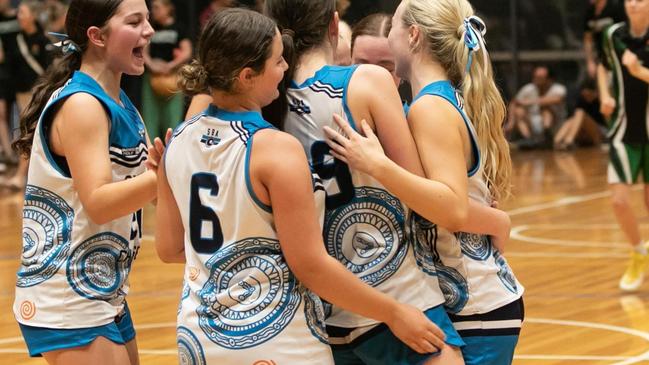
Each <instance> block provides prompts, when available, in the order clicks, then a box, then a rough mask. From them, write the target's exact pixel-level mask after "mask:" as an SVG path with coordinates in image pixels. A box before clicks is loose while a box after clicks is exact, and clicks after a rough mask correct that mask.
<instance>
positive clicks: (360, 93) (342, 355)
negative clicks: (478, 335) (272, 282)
mask: <svg viewBox="0 0 649 365" xmlns="http://www.w3.org/2000/svg"><path fill="white" fill-rule="evenodd" d="M266 13H267V14H268V15H270V16H271V17H273V18H274V19H275V20H276V21H277V23H278V25H279V27H280V29H282V35H283V40H284V46H285V52H284V55H285V58H286V59H287V61H288V63H289V71H288V72H287V74H286V77H285V83H284V86H285V92H284V93H283V95H282V97H280V99H278V101H279V103H278V104H282V103H283V105H276V107H277V109H276V111H277V114H276V115H275V116H273V117H271V118H272V120H275V121H280V124H282V125H283V128H284V129H285V130H286V131H287V132H288V133H290V134H292V135H294V136H295V137H297V138H298V140H300V142H301V143H302V146H303V148H304V150H305V151H306V152H307V155H308V157H309V160H310V161H309V162H310V164H311V168H312V170H313V171H314V172H316V173H317V175H318V177H319V178H320V179H322V180H323V184H324V186H325V189H326V192H327V198H326V216H325V222H324V232H323V234H324V239H325V245H326V248H327V251H328V253H329V255H331V256H332V257H334V258H336V259H337V260H339V261H340V262H341V263H343V264H344V265H345V266H346V267H347V268H348V269H349V270H350V271H352V272H353V273H354V274H355V275H356V276H357V277H358V278H360V279H362V280H363V281H364V282H366V283H367V284H369V285H371V286H373V287H375V288H376V289H378V290H380V291H382V292H383V293H385V294H388V295H390V296H391V297H393V298H395V299H396V300H398V301H400V302H403V303H409V304H411V305H414V306H415V307H417V308H418V309H419V310H421V311H423V312H424V313H425V314H426V315H427V316H428V317H429V318H430V319H431V320H432V321H434V322H435V323H436V324H437V325H438V326H439V327H440V328H442V329H443V330H444V331H445V333H446V343H445V344H444V346H443V347H442V348H440V351H436V352H435V353H428V354H423V355H422V354H418V353H416V352H414V351H412V350H410V349H408V347H407V346H406V345H405V344H403V343H402V342H400V341H398V339H396V338H395V337H394V336H392V335H391V334H390V332H389V331H388V330H387V329H386V328H385V326H380V325H379V323H378V322H377V321H376V320H373V319H370V318H367V317H366V316H365V317H364V316H362V315H358V314H355V313H351V312H349V311H347V310H344V309H343V308H340V307H338V306H336V305H334V306H333V307H332V308H331V309H329V310H327V312H330V313H329V316H328V319H327V332H328V333H329V340H330V344H331V345H332V349H333V352H334V358H335V360H336V364H352V363H353V364H358V363H363V364H413V363H423V362H426V363H429V364H461V363H462V359H461V356H460V352H459V350H458V348H459V347H460V346H462V345H463V342H462V341H461V340H460V339H459V337H458V335H457V333H456V332H455V330H454V329H453V327H452V325H451V323H450V321H449V318H448V315H447V314H446V312H445V310H444V308H443V306H442V305H441V304H443V302H444V298H443V295H442V292H441V291H440V289H439V286H438V285H437V283H432V281H430V280H426V274H425V273H423V272H422V271H421V270H419V268H418V267H417V263H416V261H415V257H414V255H412V252H410V248H409V246H410V245H409V244H408V239H407V238H406V232H405V222H406V217H407V213H406V210H405V208H404V206H403V205H402V204H401V202H400V201H399V200H398V199H397V198H396V197H394V196H392V195H391V194H390V193H389V192H388V191H387V189H385V188H384V187H383V185H381V184H380V183H379V182H378V181H376V180H375V179H373V178H372V177H370V176H368V175H367V174H364V173H362V172H360V171H358V170H354V169H351V170H350V169H348V168H347V166H346V165H345V164H343V163H341V162H340V161H338V160H334V159H333V158H332V156H331V154H330V153H329V147H328V146H327V144H326V142H325V141H324V139H325V136H324V132H323V129H322V127H323V126H325V125H331V124H332V123H333V121H332V115H333V114H334V113H342V114H344V115H345V117H346V119H347V122H348V123H349V124H351V125H352V126H354V125H355V121H360V120H362V119H365V120H370V121H371V123H372V128H374V129H375V130H376V131H377V133H378V135H379V139H380V140H381V143H382V144H383V146H384V147H385V149H386V150H387V153H388V155H389V156H390V158H392V159H393V160H395V161H396V162H397V163H399V164H400V165H402V166H404V167H406V168H407V169H409V170H413V171H420V170H421V165H420V162H419V160H418V157H417V152H416V147H415V144H414V141H413V139H412V136H411V135H410V133H409V131H408V128H407V125H406V120H405V118H404V115H403V109H402V105H401V103H400V101H399V100H400V99H399V95H398V93H397V89H396V86H395V82H394V79H393V78H392V76H391V75H390V73H389V72H388V71H386V70H385V69H384V68H382V67H379V66H375V65H360V66H347V67H341V66H332V64H333V63H334V50H335V49H336V41H337V39H338V33H337V32H338V15H337V13H336V12H335V1H334V0H323V1H306V0H267V1H266Z"/></svg>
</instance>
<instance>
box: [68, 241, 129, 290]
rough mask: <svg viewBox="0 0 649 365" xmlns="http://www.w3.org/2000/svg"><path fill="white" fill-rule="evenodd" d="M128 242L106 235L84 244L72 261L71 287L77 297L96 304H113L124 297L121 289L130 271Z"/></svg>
mask: <svg viewBox="0 0 649 365" xmlns="http://www.w3.org/2000/svg"><path fill="white" fill-rule="evenodd" d="M130 256H131V255H130V250H129V247H128V241H126V240H125V239H124V238H122V237H120V236H118V235H116V234H114V233H112V232H104V233H99V234H97V235H94V236H92V237H90V238H88V239H87V240H85V241H83V242H82V243H81V244H80V245H79V246H78V247H77V248H75V249H74V251H72V254H71V255H70V259H69V260H68V267H67V276H68V283H69V284H70V286H71V287H72V289H74V291H75V292H77V294H79V295H81V296H83V297H85V298H88V299H96V300H110V299H114V298H115V296H117V295H120V293H121V291H120V293H118V291H119V289H120V288H121V287H122V284H123V283H124V281H125V280H126V277H127V276H128V272H129V269H130V262H131V260H130Z"/></svg>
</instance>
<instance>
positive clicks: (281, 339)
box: [164, 106, 333, 365]
mask: <svg viewBox="0 0 649 365" xmlns="http://www.w3.org/2000/svg"><path fill="white" fill-rule="evenodd" d="M265 128H272V126H271V125H270V124H269V123H268V122H266V121H265V120H263V119H262V117H261V115H260V114H259V113H257V112H228V111H225V110H221V109H218V108H217V107H215V106H210V107H209V108H208V109H207V110H206V111H205V112H203V113H201V114H199V115H197V116H196V117H194V118H192V119H191V120H189V121H187V122H185V123H184V124H182V125H180V126H179V127H178V128H177V129H176V132H175V133H174V136H173V139H172V141H171V142H170V143H169V146H168V147H167V151H166V155H165V160H164V163H165V171H166V172H167V179H168V181H169V185H170V187H171V190H172V191H173V195H174V198H175V200H176V204H177V205H178V208H179V210H180V215H181V218H182V223H183V227H184V229H185V237H184V241H185V257H186V267H185V276H184V279H185V286H184V288H183V295H182V298H181V304H180V309H179V314H178V331H177V334H178V348H179V352H180V362H181V363H182V364H208V363H211V364H219V365H228V364H231V365H239V364H253V363H255V364H262V363H264V364H266V363H268V364H274V363H277V364H303V363H307V362H313V363H318V364H331V363H333V358H332V355H331V350H330V349H329V346H328V344H327V339H326V333H325V330H324V311H323V308H322V303H321V302H320V299H319V298H318V297H317V296H315V295H313V294H312V293H311V292H310V291H308V290H307V289H306V288H305V287H303V286H302V285H301V284H300V283H299V282H298V281H297V279H296V278H295V276H294V275H293V273H292V272H291V270H290V269H289V267H288V265H287V263H286V260H285V259H284V256H283V254H282V251H281V248H280V244H279V240H278V238H277V233H276V231H275V223H274V218H273V214H272V208H271V207H270V206H267V205H264V204H263V203H262V202H261V201H260V200H259V199H258V198H257V196H256V195H255V193H254V191H253V189H252V185H251V182H250V176H249V171H248V168H249V167H248V166H249V159H250V151H251V150H252V145H253V143H252V141H253V138H254V135H255V133H256V132H257V131H259V130H261V129H265ZM314 192H315V197H316V201H318V200H319V201H320V204H321V205H322V204H323V203H324V202H323V201H324V191H323V189H322V186H321V185H318V184H314ZM264 361H265V362H264Z"/></svg>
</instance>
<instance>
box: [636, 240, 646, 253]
mask: <svg viewBox="0 0 649 365" xmlns="http://www.w3.org/2000/svg"><path fill="white" fill-rule="evenodd" d="M633 249H634V250H635V252H637V253H639V254H641V255H646V254H647V246H645V245H644V243H642V242H640V243H638V244H637V245H635V246H634V247H633Z"/></svg>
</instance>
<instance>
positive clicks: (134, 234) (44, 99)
mask: <svg viewBox="0 0 649 365" xmlns="http://www.w3.org/2000/svg"><path fill="white" fill-rule="evenodd" d="M147 18H148V10H147V7H146V3H145V1H144V0H73V1H72V2H71V3H70V8H69V11H68V15H67V20H66V29H67V30H68V32H69V36H66V37H65V39H64V40H63V42H62V50H63V51H64V53H65V56H64V57H63V59H62V60H61V61H60V62H59V63H57V64H55V65H53V66H52V67H51V68H50V69H49V71H48V72H47V73H46V75H47V76H46V77H45V78H44V79H43V80H42V81H40V83H38V84H37V85H36V87H35V92H34V96H33V99H32V101H31V103H30V105H29V107H28V108H27V111H26V112H25V113H24V114H23V116H22V120H21V136H20V139H19V140H18V141H17V142H16V143H15V145H16V147H17V148H18V149H19V150H20V152H21V153H22V154H23V155H29V157H30V159H31V163H30V167H29V174H28V178H27V187H26V192H25V203H24V208H23V253H22V265H21V267H20V269H19V271H18V275H17V276H18V280H17V283H16V297H15V302H14V314H15V316H16V319H17V320H18V322H19V323H20V329H21V331H22V333H23V337H24V338H25V342H26V343H27V347H28V349H29V353H30V355H31V356H39V355H42V356H44V357H45V359H46V360H47V362H48V363H50V364H86V363H93V364H138V362H139V361H138V357H137V345H136V341H135V331H134V329H133V323H132V321H131V318H130V314H129V310H128V306H127V305H126V302H125V296H126V294H127V293H128V291H129V285H128V282H127V277H128V274H129V271H130V268H131V264H132V262H133V260H135V258H136V256H137V252H138V249H139V245H140V244H139V240H140V238H141V235H142V233H141V223H142V214H141V212H142V211H141V208H142V207H143V206H144V205H145V204H147V203H149V202H151V201H152V200H153V199H154V198H155V196H156V168H155V167H156V164H157V160H159V153H160V152H161V151H160V150H151V152H152V153H151V155H150V156H149V158H150V159H151V161H150V162H149V163H148V164H149V167H150V168H151V169H150V170H149V171H147V170H146V167H145V162H144V161H145V160H146V159H147V138H146V134H145V128H144V124H143V123H142V120H141V119H140V117H139V115H138V113H137V111H136V109H135V108H134V107H133V105H132V104H131V102H130V101H129V99H128V98H127V97H126V94H124V93H123V92H121V91H120V89H119V83H120V78H121V75H122V74H123V73H127V74H133V75H135V74H137V75H139V74H142V72H143V71H144V60H143V57H142V50H143V48H144V47H145V46H146V45H147V44H148V42H149V39H150V38H151V36H152V35H153V29H152V28H151V26H150V25H149V22H148V21H147ZM158 143H160V142H158Z"/></svg>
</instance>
